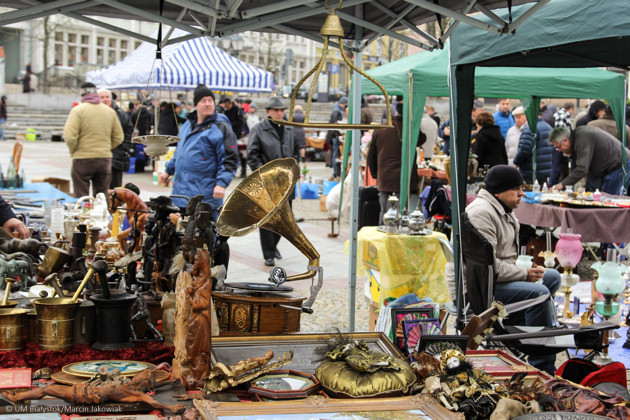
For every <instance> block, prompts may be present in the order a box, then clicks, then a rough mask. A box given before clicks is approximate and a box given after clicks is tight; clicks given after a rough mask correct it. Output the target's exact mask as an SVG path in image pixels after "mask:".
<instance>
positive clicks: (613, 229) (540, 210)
mask: <svg viewBox="0 0 630 420" xmlns="http://www.w3.org/2000/svg"><path fill="white" fill-rule="evenodd" d="M514 215H515V216H516V217H517V218H518V221H519V222H520V223H521V224H526V225H533V226H541V227H560V229H561V231H562V232H563V233H566V232H567V229H568V228H571V229H573V233H579V234H580V235H582V238H581V240H582V242H604V243H616V242H628V241H630V223H628V220H630V208H623V207H619V208H612V207H606V208H600V207H597V208H571V207H559V206H555V205H551V204H532V203H528V202H525V201H522V202H521V204H520V205H519V206H518V208H517V209H516V210H514Z"/></svg>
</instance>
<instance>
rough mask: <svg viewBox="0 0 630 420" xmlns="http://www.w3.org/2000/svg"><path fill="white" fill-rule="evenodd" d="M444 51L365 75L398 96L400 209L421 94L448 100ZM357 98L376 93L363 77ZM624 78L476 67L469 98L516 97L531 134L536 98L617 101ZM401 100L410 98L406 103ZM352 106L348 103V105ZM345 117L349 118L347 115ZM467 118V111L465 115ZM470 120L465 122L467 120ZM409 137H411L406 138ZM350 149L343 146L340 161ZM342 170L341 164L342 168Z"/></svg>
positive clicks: (535, 119) (421, 105)
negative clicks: (400, 115) (400, 97)
mask: <svg viewBox="0 0 630 420" xmlns="http://www.w3.org/2000/svg"><path fill="white" fill-rule="evenodd" d="M448 70H449V50H448V44H447V46H446V48H445V49H443V50H434V51H432V52H421V53H418V54H414V55H412V56H409V57H405V58H402V59H400V60H396V61H393V62H391V63H388V64H385V65H383V66H379V67H376V68H374V69H371V70H369V71H367V74H369V75H370V76H372V77H373V78H375V79H376V80H377V81H378V82H379V83H381V84H382V85H383V87H385V89H386V90H387V92H388V93H389V94H391V95H403V96H404V97H405V104H406V106H404V107H403V122H404V123H403V133H402V137H403V150H402V163H401V194H400V195H401V197H400V201H401V209H402V208H403V207H404V206H405V205H406V202H407V199H408V190H409V179H410V169H411V168H412V166H413V165H412V164H413V156H414V151H415V147H414V146H413V145H414V144H415V142H411V141H409V139H415V138H418V133H419V131H420V120H421V118H411V120H410V118H409V116H410V115H413V116H422V113H423V109H424V104H425V101H426V97H427V96H448V95H449V94H450V90H449V86H448ZM361 86H362V90H361V92H362V94H379V93H381V91H380V89H379V88H378V87H377V86H376V85H375V84H374V83H372V82H371V81H369V80H368V79H366V78H363V80H362V84H361ZM623 86H624V77H623V75H621V74H618V73H614V72H610V71H606V70H602V69H598V68H589V69H574V68H530V67H520V68H504V67H495V68H490V67H488V68H479V69H478V71H477V72H476V73H475V92H474V94H475V96H476V97H484V98H491V97H492V98H504V97H505V98H517V99H520V100H521V101H522V102H523V104H524V107H525V108H526V110H527V111H526V114H527V119H528V122H529V125H530V127H531V129H532V132H534V133H535V132H536V125H537V122H538V107H539V102H540V101H539V100H535V99H536V98H542V97H546V98H576V97H580V98H599V97H605V98H609V99H613V98H614V99H616V100H618V99H623ZM406 98H411V100H407V99H406ZM351 103H352V101H351ZM349 115H352V113H351V112H350V113H349ZM468 115H470V113H468ZM468 120H470V118H469V119H468ZM409 133H411V134H409ZM349 150H350V148H349V147H345V148H344V155H345V156H344V157H345V158H346V159H347V153H349ZM465 160H466V161H467V158H466V159H465ZM344 168H345V165H344Z"/></svg>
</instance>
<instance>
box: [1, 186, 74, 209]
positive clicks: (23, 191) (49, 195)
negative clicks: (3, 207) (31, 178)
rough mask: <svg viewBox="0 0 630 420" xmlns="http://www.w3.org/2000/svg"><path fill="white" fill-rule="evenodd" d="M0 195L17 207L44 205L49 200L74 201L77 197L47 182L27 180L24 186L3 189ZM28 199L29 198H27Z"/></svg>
mask: <svg viewBox="0 0 630 420" xmlns="http://www.w3.org/2000/svg"><path fill="white" fill-rule="evenodd" d="M0 195H2V197H3V198H4V199H5V200H6V201H11V202H14V205H15V208H16V209H18V210H19V209H21V208H30V207H31V206H33V205H35V206H42V209H43V206H44V203H45V202H46V201H49V200H59V201H63V202H66V203H74V202H75V201H77V199H76V198H74V197H72V196H71V195H68V194H66V193H65V192H63V191H61V190H58V189H57V188H55V187H54V186H52V185H50V184H49V183H47V182H25V183H24V187H23V188H15V189H10V190H3V191H2V192H1V193H0ZM27 199H28V200H27Z"/></svg>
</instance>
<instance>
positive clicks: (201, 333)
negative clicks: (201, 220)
mask: <svg viewBox="0 0 630 420" xmlns="http://www.w3.org/2000/svg"><path fill="white" fill-rule="evenodd" d="M211 263H212V260H211V258H210V253H209V252H208V250H206V249H197V252H196V253H195V265H194V266H193V270H192V277H193V281H192V285H191V287H189V288H188V289H187V290H186V293H187V294H188V296H189V299H190V305H191V307H192V313H191V317H190V323H189V324H188V334H187V335H186V353H187V354H188V358H189V367H188V373H187V374H186V375H185V376H184V377H183V378H182V382H183V383H184V386H185V387H186V389H188V390H191V389H197V388H201V387H203V385H204V380H205V379H206V377H207V376H208V373H209V372H210V368H211V367H212V358H211V348H212V346H211V337H212V326H211V325H212V323H211V312H210V308H211V299H212V297H211V295H210V292H212V277H211V274H210V266H211V265H212V264H211Z"/></svg>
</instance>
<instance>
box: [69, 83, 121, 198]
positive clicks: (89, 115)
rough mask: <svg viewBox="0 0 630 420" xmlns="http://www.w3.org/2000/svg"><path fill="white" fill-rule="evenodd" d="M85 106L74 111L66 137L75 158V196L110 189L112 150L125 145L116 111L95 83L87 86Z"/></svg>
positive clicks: (73, 167)
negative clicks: (102, 95) (108, 103)
mask: <svg viewBox="0 0 630 420" xmlns="http://www.w3.org/2000/svg"><path fill="white" fill-rule="evenodd" d="M81 89H83V92H82V95H81V104H80V105H78V106H76V107H74V108H72V110H71V111H70V114H69V115H68V119H67V120H66V125H65V126H64V128H63V138H64V140H65V142H66V146H68V150H69V151H70V156H71V157H72V172H71V176H72V185H73V188H74V196H75V197H77V198H79V197H83V196H86V195H89V194H90V181H91V182H92V192H93V194H94V196H96V194H98V193H100V192H102V193H106V192H107V189H108V188H109V179H110V176H111V173H112V149H113V148H115V147H117V146H118V145H119V144H121V143H122V141H123V138H124V134H123V130H122V126H121V125H120V121H118V116H117V115H116V112H115V111H114V110H113V109H112V108H110V107H109V106H107V105H105V104H101V99H100V98H99V96H98V93H96V86H95V85H94V84H93V83H89V82H88V83H84V84H83V85H81Z"/></svg>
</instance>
